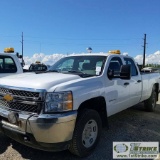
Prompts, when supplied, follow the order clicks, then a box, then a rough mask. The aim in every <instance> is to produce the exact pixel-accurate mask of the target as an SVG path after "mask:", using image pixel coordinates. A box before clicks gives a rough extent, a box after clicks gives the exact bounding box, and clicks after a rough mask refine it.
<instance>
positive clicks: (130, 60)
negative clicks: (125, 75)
mask: <svg viewBox="0 0 160 160" xmlns="http://www.w3.org/2000/svg"><path fill="white" fill-rule="evenodd" d="M124 61H125V64H129V65H131V75H132V76H137V75H138V71H137V68H136V66H135V63H134V61H133V60H132V59H130V58H124Z"/></svg>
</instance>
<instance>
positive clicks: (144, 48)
mask: <svg viewBox="0 0 160 160" xmlns="http://www.w3.org/2000/svg"><path fill="white" fill-rule="evenodd" d="M146 44H147V43H146V34H144V46H143V68H144V67H145V55H146Z"/></svg>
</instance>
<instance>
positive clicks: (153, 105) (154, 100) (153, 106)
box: [152, 94, 156, 109]
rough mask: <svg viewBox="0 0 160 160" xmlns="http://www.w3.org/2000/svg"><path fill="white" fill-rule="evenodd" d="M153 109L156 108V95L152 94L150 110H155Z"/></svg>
mask: <svg viewBox="0 0 160 160" xmlns="http://www.w3.org/2000/svg"><path fill="white" fill-rule="evenodd" d="M155 107H156V94H154V96H153V98H152V108H153V109H155Z"/></svg>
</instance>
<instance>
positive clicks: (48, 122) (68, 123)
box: [0, 109, 77, 151]
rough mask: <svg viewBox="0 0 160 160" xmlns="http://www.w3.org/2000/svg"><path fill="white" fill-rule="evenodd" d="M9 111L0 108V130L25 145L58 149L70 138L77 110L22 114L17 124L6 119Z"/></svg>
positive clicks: (66, 145)
mask: <svg viewBox="0 0 160 160" xmlns="http://www.w3.org/2000/svg"><path fill="white" fill-rule="evenodd" d="M9 113H10V111H6V110H3V109H0V131H1V132H3V133H4V134H5V135H7V136H9V137H10V138H12V139H14V140H16V141H18V142H20V143H22V144H25V145H27V146H30V147H33V148H37V149H41V150H47V151H58V150H64V149H67V148H68V145H69V143H70V140H71V139H72V135H73V131H74V127H75V122H76V117H77V112H76V111H72V112H67V113H62V114H52V115H47V114H42V115H22V114H19V120H18V123H17V124H11V123H10V122H9V121H8V114H9Z"/></svg>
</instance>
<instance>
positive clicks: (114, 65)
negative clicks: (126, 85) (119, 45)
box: [108, 57, 122, 76]
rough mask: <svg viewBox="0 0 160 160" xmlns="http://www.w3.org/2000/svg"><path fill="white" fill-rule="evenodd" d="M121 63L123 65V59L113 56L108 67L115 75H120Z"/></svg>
mask: <svg viewBox="0 0 160 160" xmlns="http://www.w3.org/2000/svg"><path fill="white" fill-rule="evenodd" d="M121 65H122V60H121V58H119V57H113V58H112V59H111V61H110V63H109V67H108V73H109V71H111V70H112V71H114V75H115V76H116V75H117V76H118V75H119V73H120V69H121Z"/></svg>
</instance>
